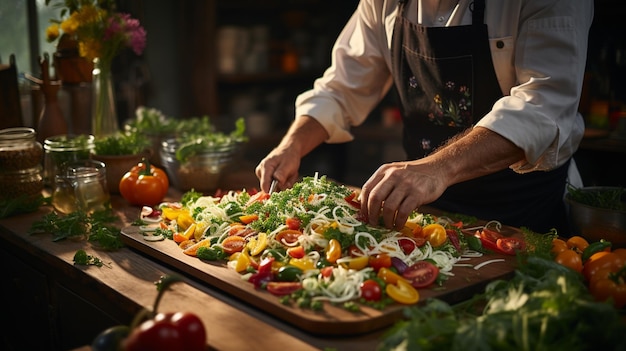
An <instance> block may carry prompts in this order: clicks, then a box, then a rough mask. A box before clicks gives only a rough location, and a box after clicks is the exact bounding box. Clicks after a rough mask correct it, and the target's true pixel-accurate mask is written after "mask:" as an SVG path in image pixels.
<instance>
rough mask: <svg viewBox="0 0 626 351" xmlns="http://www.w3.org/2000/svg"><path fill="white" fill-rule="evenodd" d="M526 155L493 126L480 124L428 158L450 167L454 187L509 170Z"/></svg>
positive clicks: (449, 181)
mask: <svg viewBox="0 0 626 351" xmlns="http://www.w3.org/2000/svg"><path fill="white" fill-rule="evenodd" d="M523 158H524V151H523V150H522V149H520V148H519V147H517V146H516V145H515V144H513V143H512V142H511V141H509V140H508V139H506V138H504V137H502V136H501V135H499V134H497V133H495V132H493V131H491V130H489V129H486V128H482V127H477V128H474V129H472V130H471V131H470V132H469V133H467V134H465V135H463V136H462V137H460V138H458V139H456V140H455V141H454V142H451V143H448V144H447V145H446V146H444V147H443V148H441V149H440V150H438V151H437V152H435V153H433V154H432V155H430V156H428V158H427V159H429V162H434V164H438V165H441V166H442V167H445V168H446V171H445V174H447V175H448V176H449V179H448V186H450V185H452V184H456V183H459V182H462V181H466V180H469V179H474V178H477V177H481V176H484V175H487V174H491V173H495V172H497V171H500V170H503V169H506V168H508V167H509V166H510V165H512V164H514V163H516V162H518V161H520V160H522V159H523Z"/></svg>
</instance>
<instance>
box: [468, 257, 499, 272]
mask: <svg viewBox="0 0 626 351" xmlns="http://www.w3.org/2000/svg"><path fill="white" fill-rule="evenodd" d="M496 262H504V258H494V259H493V260H489V261H485V262H481V263H479V264H477V265H476V266H475V267H474V269H475V270H479V269H481V268H483V267H484V266H486V265H488V264H491V263H496Z"/></svg>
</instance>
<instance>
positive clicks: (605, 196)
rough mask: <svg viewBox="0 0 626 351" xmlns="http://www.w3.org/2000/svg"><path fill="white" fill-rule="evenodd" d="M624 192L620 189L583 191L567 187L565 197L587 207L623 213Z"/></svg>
mask: <svg viewBox="0 0 626 351" xmlns="http://www.w3.org/2000/svg"><path fill="white" fill-rule="evenodd" d="M624 190H625V189H624V188H621V187H619V188H598V189H585V188H574V187H573V186H569V185H568V187H567V196H568V197H569V199H571V200H573V201H576V202H579V203H581V204H584V205H587V206H592V207H597V208H604V209H607V210H616V211H623V210H625V209H626V205H625V203H624V201H623V200H622V196H623V195H624Z"/></svg>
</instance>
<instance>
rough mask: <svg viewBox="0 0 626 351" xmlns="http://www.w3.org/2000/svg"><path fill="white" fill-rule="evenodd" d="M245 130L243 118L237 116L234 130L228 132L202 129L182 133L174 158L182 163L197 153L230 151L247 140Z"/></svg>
mask: <svg viewBox="0 0 626 351" xmlns="http://www.w3.org/2000/svg"><path fill="white" fill-rule="evenodd" d="M245 131H246V126H245V121H244V119H243V118H239V119H237V121H236V122H235V130H234V131H232V132H231V133H230V134H225V133H220V132H207V131H202V130H200V131H197V132H189V133H187V134H184V135H183V136H181V137H180V140H179V142H180V146H179V147H178V149H177V150H176V159H177V160H178V161H179V162H181V163H183V162H185V161H187V160H188V159H189V158H190V157H192V156H194V155H197V154H199V153H222V152H224V151H230V149H232V148H234V147H236V146H237V145H238V144H240V143H242V142H245V141H247V140H248V138H247V137H246V135H245Z"/></svg>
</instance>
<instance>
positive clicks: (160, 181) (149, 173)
mask: <svg viewBox="0 0 626 351" xmlns="http://www.w3.org/2000/svg"><path fill="white" fill-rule="evenodd" d="M119 189H120V194H121V195H122V197H123V198H124V199H126V201H128V202H129V203H130V204H132V205H142V206H154V205H157V204H159V203H160V202H161V201H163V198H164V197H165V195H166V194H167V191H168V189H169V179H168V178H167V174H166V173H165V172H164V171H163V170H162V169H160V168H157V167H155V166H152V165H151V164H150V163H149V162H148V161H147V160H144V161H143V162H140V163H138V164H137V165H136V166H134V167H133V168H131V169H130V171H128V172H126V174H124V176H123V177H122V179H121V180H120V185H119Z"/></svg>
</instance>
